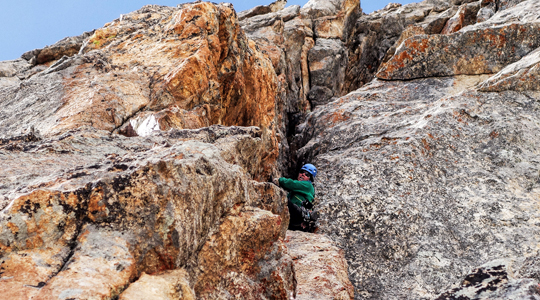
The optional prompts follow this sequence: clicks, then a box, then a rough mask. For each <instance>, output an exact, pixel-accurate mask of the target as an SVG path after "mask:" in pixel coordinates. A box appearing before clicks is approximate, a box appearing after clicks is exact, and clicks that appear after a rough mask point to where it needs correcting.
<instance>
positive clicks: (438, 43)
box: [376, 23, 540, 80]
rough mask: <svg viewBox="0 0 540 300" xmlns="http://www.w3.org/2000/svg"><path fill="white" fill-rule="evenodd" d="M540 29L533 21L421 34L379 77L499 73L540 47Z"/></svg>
mask: <svg viewBox="0 0 540 300" xmlns="http://www.w3.org/2000/svg"><path fill="white" fill-rule="evenodd" d="M539 30H540V23H532V24H510V25H501V26H497V27H490V28H485V29H478V30H467V31H465V32H462V31H459V32H457V33H454V34H452V35H417V36H414V37H412V38H410V39H407V40H405V41H404V42H403V44H401V46H399V48H398V49H397V51H396V54H395V55H394V56H393V57H392V58H391V59H390V60H389V61H388V62H386V63H384V64H383V65H381V67H380V69H379V71H378V73H377V75H376V76H377V78H380V79H385V80H406V79H415V78H426V77H440V76H453V75H474V74H490V73H497V72H499V71H500V70H502V69H503V68H504V67H505V66H507V65H508V64H511V63H514V62H516V61H518V60H520V59H521V58H522V57H524V56H525V55H527V54H529V53H530V52H532V51H533V50H534V49H536V48H538V47H539V46H540V37H539V35H538V34H537V33H538V31H539Z"/></svg>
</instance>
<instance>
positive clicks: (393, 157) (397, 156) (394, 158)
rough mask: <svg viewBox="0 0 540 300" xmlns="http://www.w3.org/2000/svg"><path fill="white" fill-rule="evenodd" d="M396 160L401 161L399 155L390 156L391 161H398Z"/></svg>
mask: <svg viewBox="0 0 540 300" xmlns="http://www.w3.org/2000/svg"><path fill="white" fill-rule="evenodd" d="M396 159H399V155H395V156H390V160H396Z"/></svg>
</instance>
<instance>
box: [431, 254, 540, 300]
mask: <svg viewBox="0 0 540 300" xmlns="http://www.w3.org/2000/svg"><path fill="white" fill-rule="evenodd" d="M531 267H532V268H534V271H533V272H535V273H536V274H538V273H537V272H538V269H537V268H538V262H536V261H531V260H530V259H529V260H523V259H520V260H519V261H517V262H515V261H508V260H502V259H501V260H496V261H492V262H489V263H487V264H485V265H483V266H481V267H480V268H478V269H475V270H473V271H472V272H471V274H469V275H467V276H466V277H465V278H464V279H463V281H462V282H461V284H460V285H459V286H458V287H456V288H454V289H452V290H451V291H448V292H446V293H443V294H442V295H440V296H439V297H437V300H446V299H540V286H539V285H538V282H537V280H535V279H532V278H521V277H522V276H523V275H526V276H527V275H529V276H530V275H532V274H530V273H529V272H530V271H531V269H532V268H531ZM528 271H529V272H528ZM536 277H537V276H536ZM536 279H538V278H536Z"/></svg>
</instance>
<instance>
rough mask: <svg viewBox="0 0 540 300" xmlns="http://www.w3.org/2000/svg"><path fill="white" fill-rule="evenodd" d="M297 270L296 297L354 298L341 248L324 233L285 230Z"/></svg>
mask: <svg viewBox="0 0 540 300" xmlns="http://www.w3.org/2000/svg"><path fill="white" fill-rule="evenodd" d="M285 242H286V244H287V247H288V248H289V254H290V255H291V257H292V259H293V262H294V270H295V272H296V280H297V289H296V297H295V299H297V300H308V299H313V300H314V299H336V300H337V299H339V300H348V299H354V288H353V286H352V284H351V282H350V281H349V277H348V271H347V262H346V261H345V256H344V254H343V250H341V249H339V248H337V247H336V246H335V245H334V242H333V241H332V240H331V239H329V238H328V237H327V236H325V235H321V234H309V233H305V232H300V231H287V239H286V241H285Z"/></svg>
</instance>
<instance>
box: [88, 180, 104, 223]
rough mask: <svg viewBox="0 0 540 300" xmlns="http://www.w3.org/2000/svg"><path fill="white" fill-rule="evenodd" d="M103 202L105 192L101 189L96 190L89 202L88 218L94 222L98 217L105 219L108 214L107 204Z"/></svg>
mask: <svg viewBox="0 0 540 300" xmlns="http://www.w3.org/2000/svg"><path fill="white" fill-rule="evenodd" d="M102 200H103V190H102V189H101V188H99V189H97V190H95V191H94V192H93V193H92V195H91V196H90V200H89V202H88V212H89V214H88V217H89V218H90V219H91V220H92V221H96V219H97V218H98V217H104V216H105V215H106V214H107V213H106V211H107V208H106V206H105V204H104V203H102ZM104 212H105V213H104Z"/></svg>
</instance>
